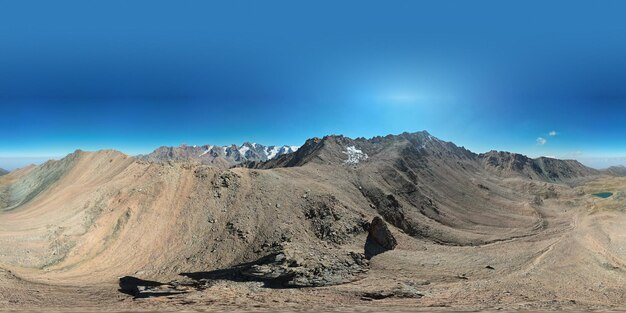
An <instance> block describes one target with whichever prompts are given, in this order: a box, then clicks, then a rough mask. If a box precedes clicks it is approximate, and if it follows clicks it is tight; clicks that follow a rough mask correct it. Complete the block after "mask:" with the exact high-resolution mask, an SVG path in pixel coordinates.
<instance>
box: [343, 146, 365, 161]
mask: <svg viewBox="0 0 626 313" xmlns="http://www.w3.org/2000/svg"><path fill="white" fill-rule="evenodd" d="M343 153H344V154H347V155H348V159H347V160H346V161H345V163H346V164H358V163H359V162H360V161H363V160H367V158H368V156H367V154H366V153H363V151H362V150H360V149H357V147H355V146H349V147H347V148H346V151H344V152H343Z"/></svg>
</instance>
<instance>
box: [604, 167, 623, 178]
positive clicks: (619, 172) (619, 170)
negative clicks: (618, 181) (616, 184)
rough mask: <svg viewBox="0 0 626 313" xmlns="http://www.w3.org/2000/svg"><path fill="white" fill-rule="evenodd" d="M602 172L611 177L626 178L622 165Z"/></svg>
mask: <svg viewBox="0 0 626 313" xmlns="http://www.w3.org/2000/svg"><path fill="white" fill-rule="evenodd" d="M604 172H605V173H606V174H609V175H612V176H626V166H623V165H618V166H611V167H609V168H607V169H606V170H604Z"/></svg>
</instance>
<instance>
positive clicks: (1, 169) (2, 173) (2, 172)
mask: <svg viewBox="0 0 626 313" xmlns="http://www.w3.org/2000/svg"><path fill="white" fill-rule="evenodd" d="M6 174H9V171H7V170H5V169H3V168H0V176H2V175H6Z"/></svg>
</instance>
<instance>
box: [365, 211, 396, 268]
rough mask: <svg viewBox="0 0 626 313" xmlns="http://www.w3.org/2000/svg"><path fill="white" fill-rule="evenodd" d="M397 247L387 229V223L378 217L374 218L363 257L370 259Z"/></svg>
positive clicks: (394, 239)
mask: <svg viewBox="0 0 626 313" xmlns="http://www.w3.org/2000/svg"><path fill="white" fill-rule="evenodd" d="M397 245H398V242H397V241H396V238H395V237H394V236H393V234H392V233H391V231H390V230H389V227H387V223H385V221H383V219H382V218H380V217H378V216H377V217H374V219H373V220H372V223H371V224H370V229H369V233H368V235H367V240H366V241H365V256H366V257H367V258H368V259H371V258H373V257H374V256H376V255H378V254H381V253H383V252H385V251H389V250H393V249H395V248H396V246H397Z"/></svg>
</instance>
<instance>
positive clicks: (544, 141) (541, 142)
mask: <svg viewBox="0 0 626 313" xmlns="http://www.w3.org/2000/svg"><path fill="white" fill-rule="evenodd" d="M546 142H548V141H547V140H546V139H545V138H543V137H538V138H537V144H538V145H540V146H543V145H545V144H546Z"/></svg>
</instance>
